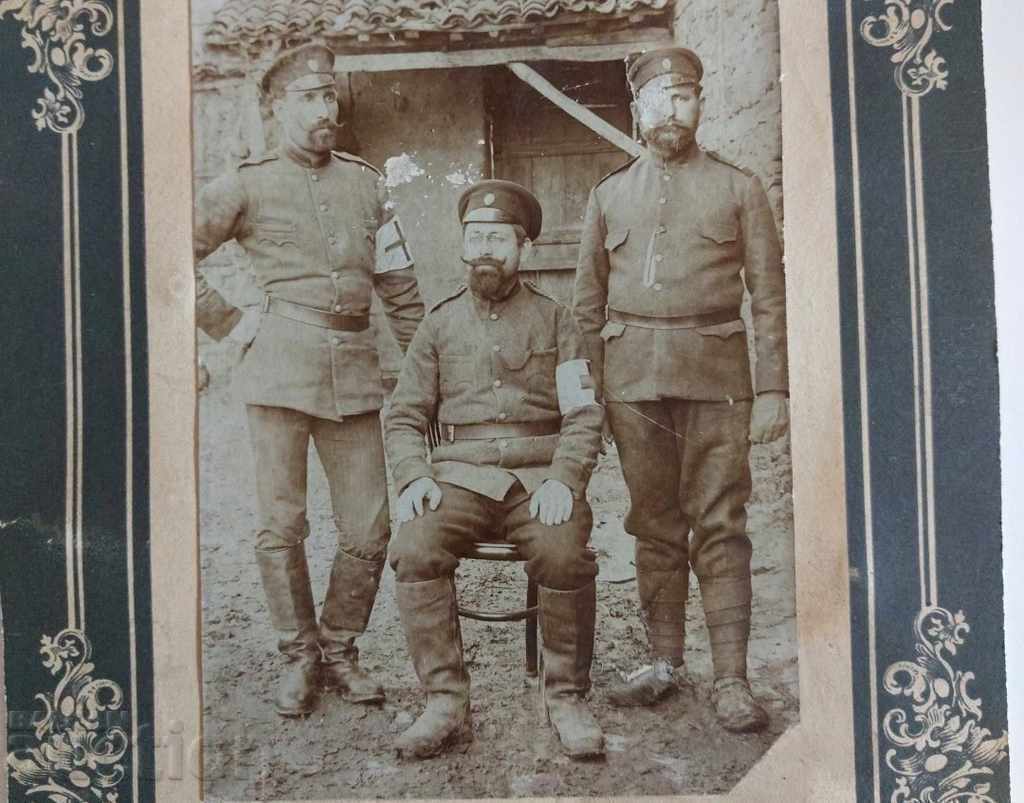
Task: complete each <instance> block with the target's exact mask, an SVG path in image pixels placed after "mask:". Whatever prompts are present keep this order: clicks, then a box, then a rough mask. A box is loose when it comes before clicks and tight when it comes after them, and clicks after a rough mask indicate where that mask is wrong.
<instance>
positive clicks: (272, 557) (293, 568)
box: [256, 543, 316, 642]
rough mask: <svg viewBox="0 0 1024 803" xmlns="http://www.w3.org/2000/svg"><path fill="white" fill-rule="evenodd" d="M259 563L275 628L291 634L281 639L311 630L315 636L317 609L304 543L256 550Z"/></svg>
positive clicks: (288, 638) (290, 638)
mask: <svg viewBox="0 0 1024 803" xmlns="http://www.w3.org/2000/svg"><path fill="white" fill-rule="evenodd" d="M256 562H257V564H258V565H259V570H260V579H261V580H262V583H263V591H264V593H265V594H266V597H267V607H268V608H269V609H270V620H271V622H272V624H273V626H274V629H275V630H277V631H279V632H281V633H287V634H289V635H288V636H287V637H284V638H282V641H288V642H291V641H297V640H300V637H302V636H305V635H307V634H309V633H311V632H312V633H313V634H314V636H315V632H316V609H315V608H314V606H313V590H312V587H311V586H310V582H309V566H308V564H307V563H306V548H305V544H303V543H299V544H296V545H295V546H291V547H287V548H285V549H274V550H262V549H257V550H256Z"/></svg>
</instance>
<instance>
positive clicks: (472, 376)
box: [385, 181, 604, 758]
mask: <svg viewBox="0 0 1024 803" xmlns="http://www.w3.org/2000/svg"><path fill="white" fill-rule="evenodd" d="M458 208H459V217H460V220H461V221H462V223H463V257H462V261H463V262H465V263H466V265H467V272H468V292H467V288H466V287H463V288H461V289H460V290H459V291H458V292H456V293H455V294H454V295H452V296H450V297H449V298H446V299H445V300H443V301H441V302H440V303H439V304H437V305H436V306H434V308H433V309H432V310H431V311H430V313H429V315H428V316H427V317H426V318H425V319H424V321H423V323H422V325H421V326H420V328H419V330H418V331H417V333H416V336H415V337H414V338H413V341H412V344H411V345H410V347H409V352H408V354H407V356H406V359H405V363H404V365H403V367H402V372H401V375H400V377H399V379H398V386H397V388H396V389H395V392H394V395H393V397H392V402H391V409H390V411H389V412H388V414H387V416H386V419H385V441H386V446H387V451H388V456H389V459H390V464H391V466H392V470H393V473H394V480H395V487H396V491H397V492H398V493H399V495H400V496H399V501H398V518H399V521H400V522H401V529H400V531H399V533H398V535H397V537H396V539H395V540H394V542H393V544H392V548H391V550H390V553H389V560H390V563H391V566H392V568H393V569H394V570H395V575H396V579H397V583H396V586H395V589H396V590H395V596H396V599H397V601H398V608H399V611H400V614H401V619H402V626H403V628H404V630H405V635H406V639H407V641H408V645H409V652H410V654H411V656H412V660H413V665H414V666H415V668H416V674H417V676H418V677H419V679H420V683H421V684H422V685H423V687H424V689H425V690H426V692H427V705H426V710H425V711H424V712H423V713H422V714H421V715H420V717H419V719H417V720H416V721H415V722H414V723H413V724H412V726H411V727H410V728H409V729H408V730H406V731H405V732H404V733H403V734H401V736H400V737H399V738H398V741H397V743H396V747H397V748H398V751H399V753H400V754H402V755H405V756H411V757H416V758H423V757H426V756H431V755H435V754H437V753H440V752H441V751H443V750H444V749H446V748H447V747H449V746H450V745H452V744H453V743H455V742H457V741H460V740H462V739H465V738H470V737H471V726H470V715H469V675H468V674H467V672H466V668H465V664H464V663H463V658H462V639H461V635H460V629H459V617H458V612H457V608H456V603H455V583H454V572H455V569H456V567H457V566H458V563H459V558H460V557H461V556H463V555H464V554H465V552H466V550H467V549H468V548H469V547H471V546H472V545H473V544H474V543H475V542H478V541H488V540H495V539H496V538H499V537H504V538H505V539H506V540H507V541H508V542H510V543H512V544H515V545H516V546H517V547H518V548H519V550H520V552H522V554H523V556H524V557H525V559H526V572H527V574H528V575H529V576H530V577H532V578H533V579H534V580H535V581H536V582H537V584H538V586H539V587H540V590H539V605H540V627H541V642H542V648H543V680H542V689H543V691H542V693H543V695H544V708H545V711H546V712H547V717H548V720H549V722H550V723H551V725H552V726H553V727H554V729H555V732H556V733H557V734H558V738H559V740H560V741H561V744H562V746H563V748H564V750H565V751H566V752H567V753H568V754H569V755H570V756H573V757H577V758H579V757H593V756H600V755H602V754H603V752H604V736H603V734H602V733H601V728H600V726H599V725H598V724H597V722H596V720H595V719H594V717H593V715H592V714H591V713H590V710H589V708H588V707H587V705H586V703H585V701H584V696H585V695H586V693H587V691H588V690H589V688H590V663H591V658H592V656H593V645H594V615H595V607H596V597H595V585H594V578H595V576H596V575H597V564H596V562H595V559H594V555H593V553H592V552H591V551H590V550H588V549H587V541H588V540H589V538H590V529H591V524H592V518H591V512H590V507H589V505H588V504H587V501H586V497H585V491H586V487H587V482H588V481H589V479H590V473H591V471H592V470H593V468H594V464H595V462H596V459H597V454H598V451H599V449H600V444H601V427H602V424H603V421H604V411H603V408H602V407H600V406H599V405H598V404H597V403H596V401H595V397H594V390H593V383H592V381H591V379H590V376H589V366H588V363H587V361H586V360H585V359H583V352H582V347H581V342H580V338H579V336H578V334H577V332H576V328H575V325H574V324H573V321H572V316H571V314H570V313H569V311H568V310H567V309H566V308H564V307H563V306H562V305H560V304H559V303H557V302H556V301H554V300H553V299H551V298H549V297H548V296H546V295H544V294H543V293H541V292H540V291H539V290H537V289H536V288H534V287H533V286H531V285H529V284H526V283H523V282H522V281H520V279H519V275H518V271H519V264H520V260H521V259H522V258H523V255H524V254H525V253H526V252H527V249H528V248H529V246H530V241H531V240H532V239H533V238H535V237H536V236H537V234H538V233H539V232H540V228H541V209H540V204H539V203H538V202H537V199H536V198H534V197H533V195H531V194H530V193H529V192H528V191H527V190H526V189H524V188H523V187H520V186H519V185H518V184H513V183H512V182H508V181H483V182H480V183H478V184H475V185H474V186H472V187H469V188H468V189H467V190H466V191H465V192H464V193H463V194H462V197H461V198H460V199H459V206H458ZM435 421H436V423H437V429H438V430H439V432H440V437H439V441H440V442H439V443H437V444H436V445H435V446H434V449H433V451H432V454H431V459H430V460H429V461H428V459H427V455H426V449H425V447H424V439H425V435H426V433H427V432H428V428H430V427H431V426H432V425H434V422H435Z"/></svg>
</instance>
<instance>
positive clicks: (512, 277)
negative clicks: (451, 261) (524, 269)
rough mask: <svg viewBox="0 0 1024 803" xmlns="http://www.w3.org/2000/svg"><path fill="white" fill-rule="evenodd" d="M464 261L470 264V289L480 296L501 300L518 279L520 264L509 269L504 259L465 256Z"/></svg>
mask: <svg viewBox="0 0 1024 803" xmlns="http://www.w3.org/2000/svg"><path fill="white" fill-rule="evenodd" d="M462 261H463V262H465V263H466V265H467V266H469V278H468V279H467V284H469V289H470V290H471V291H472V292H473V294H474V295H476V296H478V297H479V298H486V299H488V300H490V301H501V300H502V299H503V298H505V297H506V296H507V295H508V294H509V291H510V290H511V289H512V287H513V286H515V283H516V280H517V279H518V273H519V270H518V266H516V267H514V268H513V269H511V270H509V269H508V267H507V266H506V263H505V262H504V261H503V260H497V259H490V258H483V259H465V258H463V260H462Z"/></svg>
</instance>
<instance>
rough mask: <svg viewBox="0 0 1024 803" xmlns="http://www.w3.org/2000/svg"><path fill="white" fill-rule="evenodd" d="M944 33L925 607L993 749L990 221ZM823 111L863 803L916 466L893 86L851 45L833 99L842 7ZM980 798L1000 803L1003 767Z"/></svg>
mask: <svg viewBox="0 0 1024 803" xmlns="http://www.w3.org/2000/svg"><path fill="white" fill-rule="evenodd" d="M854 8H855V11H856V13H857V15H858V17H857V19H856V20H855V21H854V22H855V24H857V25H859V22H860V19H861V18H862V17H863V16H865V15H867V14H869V13H871V14H878V13H881V12H883V11H884V6H883V4H882V3H881V2H878V3H857V4H855V6H854ZM944 19H945V20H946V21H947V22H949V23H951V25H952V30H951V31H949V32H937V33H936V35H935V37H934V38H933V40H932V43H931V46H932V47H934V48H935V49H936V50H938V51H939V52H940V54H941V55H942V56H943V57H944V58H945V59H946V62H947V67H948V68H949V71H950V77H949V86H948V88H947V89H945V90H940V89H936V90H933V91H932V92H931V93H929V94H928V95H926V96H925V97H923V98H922V99H921V101H920V108H921V122H922V139H921V145H922V157H923V180H924V184H925V208H924V211H925V216H926V229H925V235H926V241H927V248H928V282H929V284H928V288H929V295H928V312H929V316H930V323H931V349H930V351H929V356H930V358H931V363H932V381H933V395H932V398H931V401H932V407H933V413H934V420H933V432H934V446H935V451H934V454H935V495H934V503H935V510H936V543H937V550H936V552H937V563H938V575H939V576H938V590H939V597H938V603H939V605H940V606H942V607H945V608H947V609H949V610H950V611H952V612H953V613H956V612H957V611H960V610H963V611H964V613H965V615H966V618H967V621H968V623H969V624H970V625H971V632H970V634H969V635H968V636H967V640H966V644H965V645H963V646H962V647H961V648H960V649H959V650H958V653H957V655H956V656H955V657H954V658H953V659H952V660H953V663H954V665H955V667H956V668H957V669H960V670H962V671H970V672H974V673H975V675H976V679H975V681H974V682H973V683H972V684H971V692H972V694H973V695H974V696H977V697H978V698H980V699H981V701H982V705H983V709H984V717H983V719H982V721H981V723H980V724H981V726H982V727H985V728H987V729H989V730H991V731H992V732H993V733H994V734H995V735H996V736H998V735H999V734H1000V733H1001V732H1002V731H1003V730H1004V729H1005V728H1006V692H1005V688H1006V687H1005V681H1006V679H1005V671H1004V652H1003V634H1002V622H1003V618H1002V616H1003V611H1002V605H1001V600H1002V585H1001V560H1000V559H1001V533H1000V500H999V456H998V443H999V419H998V394H997V390H998V384H997V366H996V357H995V320H994V309H993V284H992V283H993V276H992V255H991V240H990V208H989V200H988V176H987V161H986V148H985V141H986V137H985V110H984V90H983V79H982V72H981V20H980V12H979V10H978V8H977V4H970V3H958V4H956V6H955V7H954V6H949V7H947V8H946V11H945V14H944ZM829 23H830V39H831V68H832V93H833V94H832V101H833V120H834V134H835V142H834V146H835V159H836V180H837V186H836V208H837V224H838V235H839V252H838V257H839V269H840V277H839V280H840V281H839V286H840V310H841V335H842V350H843V356H842V366H843V391H844V398H845V402H844V415H845V425H844V436H845V441H846V460H847V465H846V470H847V482H846V488H847V495H848V535H849V551H850V564H851V574H852V577H851V625H852V669H853V676H854V689H853V690H854V713H855V723H854V730H855V732H854V738H855V746H856V751H857V755H856V770H857V795H858V799H859V800H872V799H873V756H872V738H871V737H872V733H871V725H870V683H869V678H870V673H871V672H872V671H877V672H878V673H879V676H878V677H879V691H878V694H879V699H878V703H879V708H880V711H879V713H880V715H884V713H885V712H886V711H888V710H889V709H892V708H896V707H897V706H899V705H900V704H901V703H905V700H903V699H901V698H896V697H893V696H891V695H889V694H888V693H887V692H885V690H884V689H883V688H882V687H881V673H882V672H884V670H885V668H886V667H887V666H889V665H891V664H892V663H893V662H895V661H900V660H909V661H913V660H914V659H915V658H916V657H917V656H916V653H915V633H914V618H915V616H916V613H917V611H918V609H919V608H920V605H921V599H920V583H919V579H918V560H917V554H916V553H917V541H918V539H917V520H918V510H917V503H916V482H915V470H916V460H917V458H916V454H915V440H914V438H913V426H914V423H913V412H914V405H915V403H917V401H916V399H915V396H914V393H913V385H912V381H913V342H912V338H911V334H910V333H911V325H912V319H911V305H910V303H909V300H910V286H909V283H908V279H907V276H908V274H907V269H908V264H907V256H906V255H907V243H908V231H907V224H906V204H905V200H904V199H905V188H904V180H905V172H904V158H903V122H902V112H901V104H902V97H901V94H900V92H899V90H898V89H897V87H896V85H895V83H894V82H893V75H892V63H891V62H890V59H889V57H890V56H891V55H892V53H891V51H888V50H884V49H879V48H876V47H873V46H871V45H869V44H867V43H865V42H864V41H863V40H862V39H861V37H860V34H859V31H855V38H854V43H855V44H854V48H855V59H856V60H855V68H856V75H855V77H856V91H857V96H856V98H850V96H849V74H848V52H847V29H846V4H845V2H835V3H832V4H831V6H830V19H829ZM851 102H855V103H856V104H857V113H858V114H857V116H858V121H859V125H858V132H857V134H858V140H859V149H858V150H859V153H860V155H861V159H860V176H859V181H860V191H861V213H862V224H863V226H862V232H863V252H862V258H863V266H864V283H865V293H864V314H865V316H866V320H867V355H866V360H867V375H868V389H869V399H870V409H869V412H868V421H867V424H868V427H869V431H870V447H871V476H872V499H871V507H872V511H873V514H874V527H873V533H874V561H873V563H872V566H871V568H872V569H873V571H874V573H875V592H876V611H879V612H883V613H884V616H879V618H878V621H877V628H876V648H877V656H878V657H877V663H878V665H877V666H876V667H872V666H870V662H869V659H868V650H869V646H868V645H869V633H868V627H867V625H868V597H867V588H866V572H867V570H868V568H869V567H868V565H867V563H866V555H865V519H864V501H865V491H866V489H865V488H864V484H863V481H862V476H863V461H864V459H865V455H864V454H863V452H862V449H861V427H862V425H863V423H864V422H863V420H862V415H861V411H860V382H861V377H860V364H859V348H860V343H859V338H858V329H857V313H858V302H857V283H856V252H855V240H854V208H853V192H854V186H853V182H854V180H855V177H854V176H853V174H852V165H851V155H852V151H851V148H852V141H851V132H850V129H849V119H850V103H851ZM890 747H891V745H890V744H888V743H887V740H886V739H885V737H884V736H883V735H881V734H879V753H880V755H879V757H878V760H879V763H880V767H881V796H882V800H888V799H889V797H890V795H891V794H892V791H893V789H894V788H895V784H896V780H897V779H896V777H895V774H894V773H893V772H892V771H891V770H889V769H888V768H887V767H886V764H885V762H884V755H885V752H886V751H887V750H888V749H889V748H890ZM987 780H989V781H990V783H991V789H990V791H989V794H990V795H991V797H992V799H994V800H1008V799H1009V791H1008V782H1009V780H1008V773H1007V766H1006V762H1003V763H1002V765H1000V766H999V767H998V768H997V769H996V771H995V773H994V775H993V776H991V778H989V779H987Z"/></svg>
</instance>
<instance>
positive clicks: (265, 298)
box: [263, 293, 270, 312]
mask: <svg viewBox="0 0 1024 803" xmlns="http://www.w3.org/2000/svg"><path fill="white" fill-rule="evenodd" d="M263 311H264V312H270V294H269V293H268V294H267V295H264V296H263Z"/></svg>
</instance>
